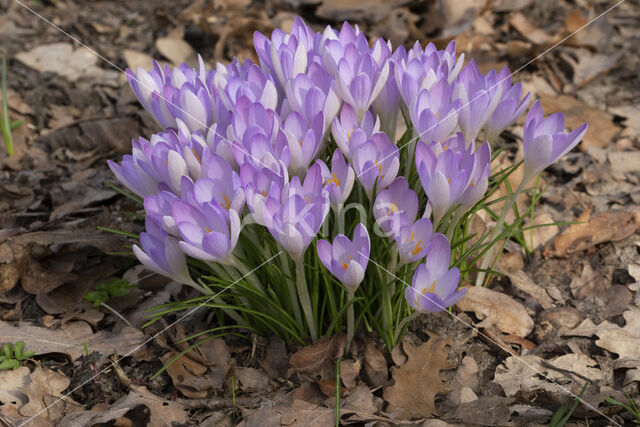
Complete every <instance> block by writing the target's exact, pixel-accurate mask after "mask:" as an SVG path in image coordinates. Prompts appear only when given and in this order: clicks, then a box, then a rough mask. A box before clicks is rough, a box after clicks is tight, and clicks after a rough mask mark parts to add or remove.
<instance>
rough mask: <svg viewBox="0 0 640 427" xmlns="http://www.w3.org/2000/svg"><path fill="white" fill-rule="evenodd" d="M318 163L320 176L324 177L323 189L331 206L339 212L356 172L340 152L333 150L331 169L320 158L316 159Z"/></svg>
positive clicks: (351, 186)
mask: <svg viewBox="0 0 640 427" xmlns="http://www.w3.org/2000/svg"><path fill="white" fill-rule="evenodd" d="M316 162H317V164H318V165H320V169H321V172H322V178H323V179H324V189H325V190H326V191H327V193H328V194H329V201H330V202H331V208H332V209H333V210H334V211H335V212H339V211H340V209H341V208H342V205H343V203H344V202H345V201H346V200H347V198H349V194H351V190H352V189H353V183H354V182H355V179H356V174H355V172H354V171H353V168H352V167H351V165H349V164H347V162H346V160H345V158H344V156H343V155H342V152H341V151H340V150H335V151H334V152H333V157H331V170H329V168H328V167H327V165H326V164H325V163H324V162H323V161H322V160H317V161H316Z"/></svg>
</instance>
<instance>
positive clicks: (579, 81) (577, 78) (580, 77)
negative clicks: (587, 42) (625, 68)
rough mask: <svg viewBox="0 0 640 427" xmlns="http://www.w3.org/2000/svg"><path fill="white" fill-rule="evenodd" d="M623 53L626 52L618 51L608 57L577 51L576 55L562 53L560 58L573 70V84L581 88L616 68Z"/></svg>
mask: <svg viewBox="0 0 640 427" xmlns="http://www.w3.org/2000/svg"><path fill="white" fill-rule="evenodd" d="M623 53H624V51H622V50H618V51H617V52H615V53H613V54H609V55H608V54H602V53H591V52H590V51H589V50H588V49H576V51H575V55H569V54H567V53H560V57H561V58H562V59H564V60H565V61H566V62H567V63H569V65H570V66H571V68H573V83H574V84H575V85H576V88H580V87H582V86H584V85H585V84H587V83H589V82H590V81H591V80H593V79H594V78H596V77H597V76H599V75H600V74H603V73H606V72H608V71H609V70H611V69H612V68H613V67H615V66H616V64H617V63H618V61H619V60H620V58H621V57H622V54H623Z"/></svg>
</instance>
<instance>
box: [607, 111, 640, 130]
mask: <svg viewBox="0 0 640 427" xmlns="http://www.w3.org/2000/svg"><path fill="white" fill-rule="evenodd" d="M609 111H611V112H612V113H613V114H615V115H616V116H620V117H623V118H624V119H625V120H624V125H625V126H626V128H625V129H624V130H623V131H622V134H621V135H622V136H627V137H631V138H635V137H636V136H637V135H640V104H634V105H621V106H617V107H611V108H609Z"/></svg>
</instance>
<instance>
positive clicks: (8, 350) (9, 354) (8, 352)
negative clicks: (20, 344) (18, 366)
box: [4, 343, 13, 359]
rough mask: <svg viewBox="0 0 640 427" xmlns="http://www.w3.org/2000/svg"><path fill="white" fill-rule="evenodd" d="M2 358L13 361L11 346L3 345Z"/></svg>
mask: <svg viewBox="0 0 640 427" xmlns="http://www.w3.org/2000/svg"><path fill="white" fill-rule="evenodd" d="M4 357H5V358H7V359H13V346H12V345H11V344H9V343H6V344H5V345H4Z"/></svg>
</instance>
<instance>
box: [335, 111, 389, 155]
mask: <svg viewBox="0 0 640 427" xmlns="http://www.w3.org/2000/svg"><path fill="white" fill-rule="evenodd" d="M379 131H380V119H379V118H378V117H377V116H376V118H375V121H374V118H373V115H372V114H371V112H370V111H367V112H366V113H365V114H364V117H363V118H362V120H358V116H357V115H356V112H355V110H354V109H353V107H352V106H351V105H349V104H344V105H343V106H342V110H341V111H340V117H339V118H338V117H336V118H335V119H334V120H333V127H332V128H331V133H332V135H333V139H334V140H335V141H336V144H337V145H338V148H340V150H341V151H342V153H343V154H344V155H345V157H346V158H347V159H349V160H351V159H353V154H354V153H355V150H356V149H357V148H358V146H359V145H360V144H363V143H364V142H366V141H367V140H368V139H369V138H371V136H372V135H373V134H375V133H378V132H379Z"/></svg>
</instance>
